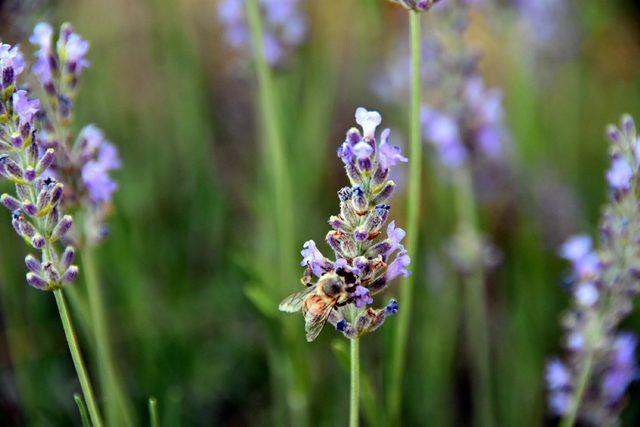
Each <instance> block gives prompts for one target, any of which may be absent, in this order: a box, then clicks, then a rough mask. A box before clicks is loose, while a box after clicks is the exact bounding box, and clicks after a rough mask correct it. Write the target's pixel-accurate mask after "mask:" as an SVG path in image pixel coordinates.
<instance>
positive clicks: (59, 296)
mask: <svg viewBox="0 0 640 427" xmlns="http://www.w3.org/2000/svg"><path fill="white" fill-rule="evenodd" d="M53 295H54V296H55V297H56V304H57V305H58V312H59V313H60V320H61V322H62V328H63V329H64V334H65V336H66V338H67V344H68V345H69V351H70V352H71V358H72V359H73V365H74V366H75V368H76V374H77V375H78V380H79V381H80V388H82V394H83V395H84V400H85V402H87V408H88V409H89V416H90V418H91V422H92V423H93V426H94V427H102V426H103V424H102V417H101V416H100V411H99V410H98V405H97V403H96V398H95V396H94V395H93V388H92V387H91V380H90V379H89V375H87V369H86V368H85V366H84V362H83V361H82V355H81V354H80V347H79V346H78V340H77V339H76V333H75V330H74V328H73V323H72V322H71V316H69V309H68V308H67V303H66V301H65V299H64V294H63V293H62V290H61V289H57V290H55V291H53Z"/></svg>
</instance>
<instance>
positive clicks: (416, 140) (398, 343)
mask: <svg viewBox="0 0 640 427" xmlns="http://www.w3.org/2000/svg"><path fill="white" fill-rule="evenodd" d="M420 17H421V14H420V13H418V12H415V11H410V12H409V23H410V38H411V116H410V126H409V129H410V131H409V136H410V139H409V184H408V185H409V188H408V198H407V245H406V248H407V251H408V252H409V254H411V255H415V252H416V251H415V250H416V246H417V242H418V230H419V228H420V227H419V223H418V220H419V216H420V196H421V191H420V188H421V181H422V141H421V139H422V138H421V135H420V103H421V87H420V78H421V72H420V62H421V48H420V45H421V40H422V35H421V28H420V24H421V22H420ZM413 277H414V276H413V275H412V276H409V277H408V278H407V279H405V280H404V283H402V284H401V285H400V304H402V309H401V310H400V312H399V313H398V320H397V324H396V325H397V326H396V331H395V335H394V342H393V348H392V350H391V361H390V364H391V368H390V369H391V371H390V376H389V393H388V405H387V406H388V413H389V414H388V415H389V421H390V422H391V424H392V425H398V424H399V422H400V419H399V415H400V402H401V400H402V378H403V376H404V375H403V374H404V372H403V371H404V365H405V357H406V346H407V336H408V333H409V321H410V319H411V309H412V299H413Z"/></svg>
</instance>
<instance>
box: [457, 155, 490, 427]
mask: <svg viewBox="0 0 640 427" xmlns="http://www.w3.org/2000/svg"><path fill="white" fill-rule="evenodd" d="M456 186H457V188H456V196H457V200H456V201H457V211H458V222H459V227H460V228H459V232H460V233H462V237H463V238H464V239H468V240H467V241H468V242H469V244H470V245H471V247H472V248H473V249H474V251H475V253H473V254H471V256H472V257H473V260H471V261H470V262H471V265H470V269H469V271H466V272H464V276H463V279H462V281H463V287H464V291H463V293H464V295H465V301H464V304H465V307H466V312H467V315H466V320H467V321H466V328H465V329H466V332H467V342H468V344H469V350H470V352H471V355H472V369H471V372H472V380H473V381H472V390H473V397H474V399H473V400H474V412H475V422H474V424H475V425H476V426H478V427H491V426H493V425H494V424H495V422H494V416H493V399H492V389H491V360H490V351H489V330H488V322H487V308H486V301H485V293H484V272H483V265H482V259H481V255H480V253H479V252H480V251H481V249H482V248H481V242H480V236H479V233H478V219H477V213H476V206H475V201H474V196H473V181H472V178H471V170H470V169H469V168H468V167H465V166H463V167H461V169H460V170H458V171H456Z"/></svg>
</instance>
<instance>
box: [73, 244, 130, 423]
mask: <svg viewBox="0 0 640 427" xmlns="http://www.w3.org/2000/svg"><path fill="white" fill-rule="evenodd" d="M82 267H83V271H84V277H85V283H86V286H87V300H88V302H89V308H90V310H89V311H90V316H91V326H92V327H93V338H94V340H95V353H96V361H97V366H98V373H99V375H100V385H101V389H102V393H103V396H104V402H105V410H106V412H107V421H108V423H109V424H110V425H111V424H115V425H125V426H133V425H135V423H134V422H133V415H132V411H131V408H130V407H129V404H128V402H127V400H126V397H125V395H124V392H123V390H122V385H121V383H120V379H119V378H118V374H117V372H116V369H115V364H114V361H113V354H112V352H111V346H110V344H109V330H108V328H107V315H106V313H105V309H104V302H103V298H102V294H101V292H100V284H99V279H98V272H97V269H96V262H95V258H94V250H93V248H92V247H90V246H89V245H86V246H85V247H83V249H82Z"/></svg>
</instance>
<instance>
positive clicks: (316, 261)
mask: <svg viewBox="0 0 640 427" xmlns="http://www.w3.org/2000/svg"><path fill="white" fill-rule="evenodd" d="M300 254H301V255H302V261H301V262H300V265H302V266H309V267H311V271H313V274H315V275H316V276H318V277H320V276H322V275H323V274H324V273H326V272H327V271H329V270H330V269H331V263H330V262H329V260H327V259H326V258H325V257H324V255H322V252H320V250H318V247H317V246H316V242H314V241H313V240H308V241H306V242H305V244H304V245H303V246H302V251H301V252H300Z"/></svg>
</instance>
